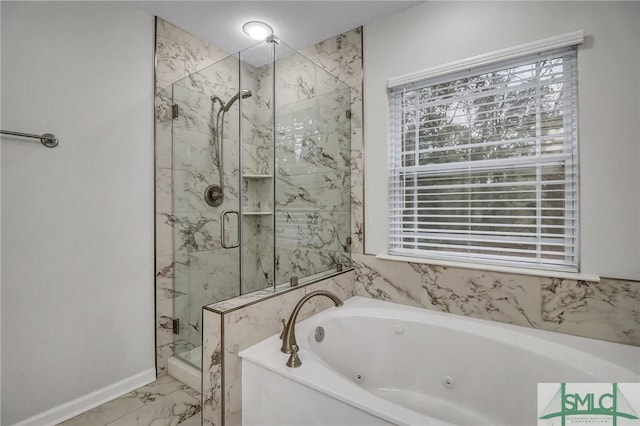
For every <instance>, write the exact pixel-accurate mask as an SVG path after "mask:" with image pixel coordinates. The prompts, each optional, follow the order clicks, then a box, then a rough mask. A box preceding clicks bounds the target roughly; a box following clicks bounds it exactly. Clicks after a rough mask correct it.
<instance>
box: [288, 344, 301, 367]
mask: <svg viewBox="0 0 640 426" xmlns="http://www.w3.org/2000/svg"><path fill="white" fill-rule="evenodd" d="M298 349H299V348H298V345H291V355H289V359H288V360H287V367H292V368H297V367H300V366H301V365H302V361H300V357H299V356H298Z"/></svg>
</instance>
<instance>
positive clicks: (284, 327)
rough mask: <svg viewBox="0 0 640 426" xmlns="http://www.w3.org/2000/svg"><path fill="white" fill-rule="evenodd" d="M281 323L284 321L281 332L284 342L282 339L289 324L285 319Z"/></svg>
mask: <svg viewBox="0 0 640 426" xmlns="http://www.w3.org/2000/svg"><path fill="white" fill-rule="evenodd" d="M280 321H282V331H281V332H280V340H282V338H283V337H284V332H285V330H286V329H287V322H286V321H285V319H284V318H280Z"/></svg>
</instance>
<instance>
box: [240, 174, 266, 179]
mask: <svg viewBox="0 0 640 426" xmlns="http://www.w3.org/2000/svg"><path fill="white" fill-rule="evenodd" d="M242 177H243V178H245V179H271V178H272V177H273V176H272V175H250V174H247V175H242Z"/></svg>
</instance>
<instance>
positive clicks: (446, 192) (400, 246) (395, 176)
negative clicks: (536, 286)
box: [389, 48, 578, 271]
mask: <svg viewBox="0 0 640 426" xmlns="http://www.w3.org/2000/svg"><path fill="white" fill-rule="evenodd" d="M389 100H390V114H391V115H390V131H391V135H390V157H389V158H390V167H391V170H390V197H389V200H390V216H389V217H390V223H389V254H394V255H401V256H412V257H428V258H441V259H447V260H459V261H465V262H488V263H494V264H504V265H509V266H522V267H529V268H531V267H534V268H542V269H556V270H567V271H576V270H577V265H578V164H577V160H578V155H577V153H578V145H577V143H578V140H577V133H578V131H577V129H578V127H577V101H578V98H577V59H576V49H575V48H565V49H561V50H555V51H552V52H545V53H542V54H536V55H532V56H528V57H525V58H520V59H517V60H512V61H507V62H501V63H498V64H493V65H489V66H484V67H482V68H476V69H473V70H467V71H465V72H462V73H456V74H454V75H448V76H443V77H438V78H433V79H428V80H423V81H418V82H413V83H410V84H405V85H400V86H397V87H393V88H390V89H389Z"/></svg>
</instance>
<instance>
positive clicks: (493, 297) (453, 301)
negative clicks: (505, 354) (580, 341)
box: [353, 255, 640, 346]
mask: <svg viewBox="0 0 640 426" xmlns="http://www.w3.org/2000/svg"><path fill="white" fill-rule="evenodd" d="M353 261H354V266H355V276H354V279H355V294H356V295H358V296H365V297H371V298H374V299H381V300H387V301H391V302H395V303H401V304H405V305H410V306H417V307H423V308H427V309H433V310H437V311H441V312H448V313H452V314H457V315H466V316H471V317H475V318H481V319H487V320H493V321H500V322H505V323H509V324H516V325H521V326H525V327H532V328H538V329H542V330H548V331H555V332H559V333H566V334H572V335H577V336H584V337H591V338H595V339H600V340H608V341H612V342H618V343H625V344H631V345H638V346H640V282H637V281H622V280H615V279H610V278H602V279H601V281H600V282H599V283H592V282H586V281H576V280H568V279H558V278H545V277H536V276H528V275H517V274H509V273H499V272H489V271H481V270H472V269H461V268H451V267H444V266H436V265H425V264H417V263H405V262H395V261H387V260H379V259H376V258H375V256H368V255H354V256H353Z"/></svg>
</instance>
